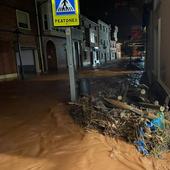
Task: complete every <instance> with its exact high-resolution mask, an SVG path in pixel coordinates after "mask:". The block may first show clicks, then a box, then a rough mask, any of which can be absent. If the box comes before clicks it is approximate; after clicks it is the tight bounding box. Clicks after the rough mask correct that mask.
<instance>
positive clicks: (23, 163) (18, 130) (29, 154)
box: [0, 69, 170, 170]
mask: <svg viewBox="0 0 170 170" xmlns="http://www.w3.org/2000/svg"><path fill="white" fill-rule="evenodd" d="M100 71H101V72H102V78H104V76H103V75H105V81H107V79H110V78H113V79H119V78H120V76H123V75H125V74H126V75H127V74H129V71H128V72H126V71H124V72H123V74H122V75H120V73H119V76H118V75H117V74H116V73H115V75H114V71H112V76H110V72H109V71H108V70H107V69H105V70H100ZM95 72H96V71H93V74H94V75H95ZM108 72H109V75H107V74H108ZM91 73H92V71H91ZM91 73H90V74H91ZM82 76H83V73H82ZM84 76H87V74H86V75H84ZM93 78H94V76H93ZM100 79H101V78H100V77H98V76H97V79H96V81H95V80H94V79H93V83H95V82H96V83H95V84H93V89H92V91H94V92H95V90H96V91H97V89H96V88H97V84H99V83H98V81H100ZM101 81H102V79H101ZM0 86H1V88H0V100H1V102H0V108H1V114H0V169H2V170H38V169H41V170H56V169H61V170H80V169H81V170H103V169H105V170H110V169H112V170H117V169H119V170H125V169H126V170H128V169H129V170H132V169H134V170H168V169H169V163H170V155H169V154H167V155H164V160H157V159H154V158H147V157H143V156H142V155H141V154H140V153H139V152H138V151H137V150H136V148H135V147H134V146H133V145H130V144H127V143H125V142H123V141H121V140H118V139H110V138H109V137H104V136H103V135H100V134H98V133H96V132H93V131H91V132H86V131H84V130H83V129H81V128H80V127H79V126H78V125H76V124H75V123H74V122H73V120H72V118H71V117H70V115H69V106H68V101H69V98H68V93H69V92H68V89H69V88H68V81H67V76H66V75H64V76H63V74H62V75H61V76H59V75H52V76H51V75H47V76H42V77H41V76H40V77H37V79H34V80H28V81H23V82H20V81H13V82H10V83H9V82H3V83H1V84H0ZM95 87H96V88H95ZM100 87H101V86H99V87H98V90H99V89H100ZM64 89H65V90H64Z"/></svg>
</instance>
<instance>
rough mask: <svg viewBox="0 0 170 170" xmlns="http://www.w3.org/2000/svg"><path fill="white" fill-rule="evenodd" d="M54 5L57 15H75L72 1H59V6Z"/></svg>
mask: <svg viewBox="0 0 170 170" xmlns="http://www.w3.org/2000/svg"><path fill="white" fill-rule="evenodd" d="M56 5H57V14H58V15H67V14H75V5H74V1H71V0H60V3H59V4H57V3H56Z"/></svg>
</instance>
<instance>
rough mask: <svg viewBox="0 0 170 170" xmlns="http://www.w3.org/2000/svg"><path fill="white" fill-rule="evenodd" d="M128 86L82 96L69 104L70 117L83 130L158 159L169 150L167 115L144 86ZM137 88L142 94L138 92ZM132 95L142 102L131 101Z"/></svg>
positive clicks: (169, 123)
mask: <svg viewBox="0 0 170 170" xmlns="http://www.w3.org/2000/svg"><path fill="white" fill-rule="evenodd" d="M129 82H130V83H132V81H129ZM130 83H129V84H128V85H127V84H126V85H125V84H124V83H122V86H119V87H118V86H117V87H116V88H112V89H110V88H108V87H107V90H105V91H100V92H99V93H98V95H96V96H84V97H82V98H80V100H79V101H78V102H77V103H70V105H71V112H70V113H71V116H72V117H73V119H74V120H75V122H77V123H78V124H79V125H80V126H81V127H82V128H84V129H86V130H96V131H97V132H99V133H102V134H103V135H107V136H109V137H114V138H121V139H122V140H125V141H127V142H129V143H131V144H134V145H135V146H136V148H137V149H138V151H139V152H141V153H142V154H143V155H145V156H147V155H151V156H155V157H159V158H160V157H161V155H162V153H165V152H168V151H169V150H170V128H169V125H170V121H169V119H168V117H169V116H167V115H169V112H168V111H167V110H165V109H163V107H161V106H159V105H155V104H154V100H153V101H151V100H150V99H149V96H148V90H149V88H148V87H147V88H145V90H143V87H144V85H140V84H138V85H136V84H135V85H132V84H130ZM141 88H142V93H138V92H141ZM122 89H123V90H122ZM107 92H108V95H107ZM120 94H121V95H120ZM132 94H135V95H136V97H138V98H139V99H141V98H142V99H141V100H142V101H143V102H141V101H140V100H139V101H136V100H135V101H134V100H133V99H132V98H131V97H132ZM167 119H168V120H167Z"/></svg>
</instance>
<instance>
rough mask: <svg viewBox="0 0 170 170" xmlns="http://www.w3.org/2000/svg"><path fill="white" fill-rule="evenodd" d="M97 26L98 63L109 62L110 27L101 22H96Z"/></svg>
mask: <svg viewBox="0 0 170 170" xmlns="http://www.w3.org/2000/svg"><path fill="white" fill-rule="evenodd" d="M98 25H99V49H100V62H101V63H105V62H109V61H111V52H110V48H111V45H110V41H111V26H110V25H108V24H106V23H105V22H103V21H101V20H98Z"/></svg>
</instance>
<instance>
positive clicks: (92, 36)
mask: <svg viewBox="0 0 170 170" xmlns="http://www.w3.org/2000/svg"><path fill="white" fill-rule="evenodd" d="M90 41H91V43H95V34H94V32H92V33H91V34H90Z"/></svg>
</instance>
